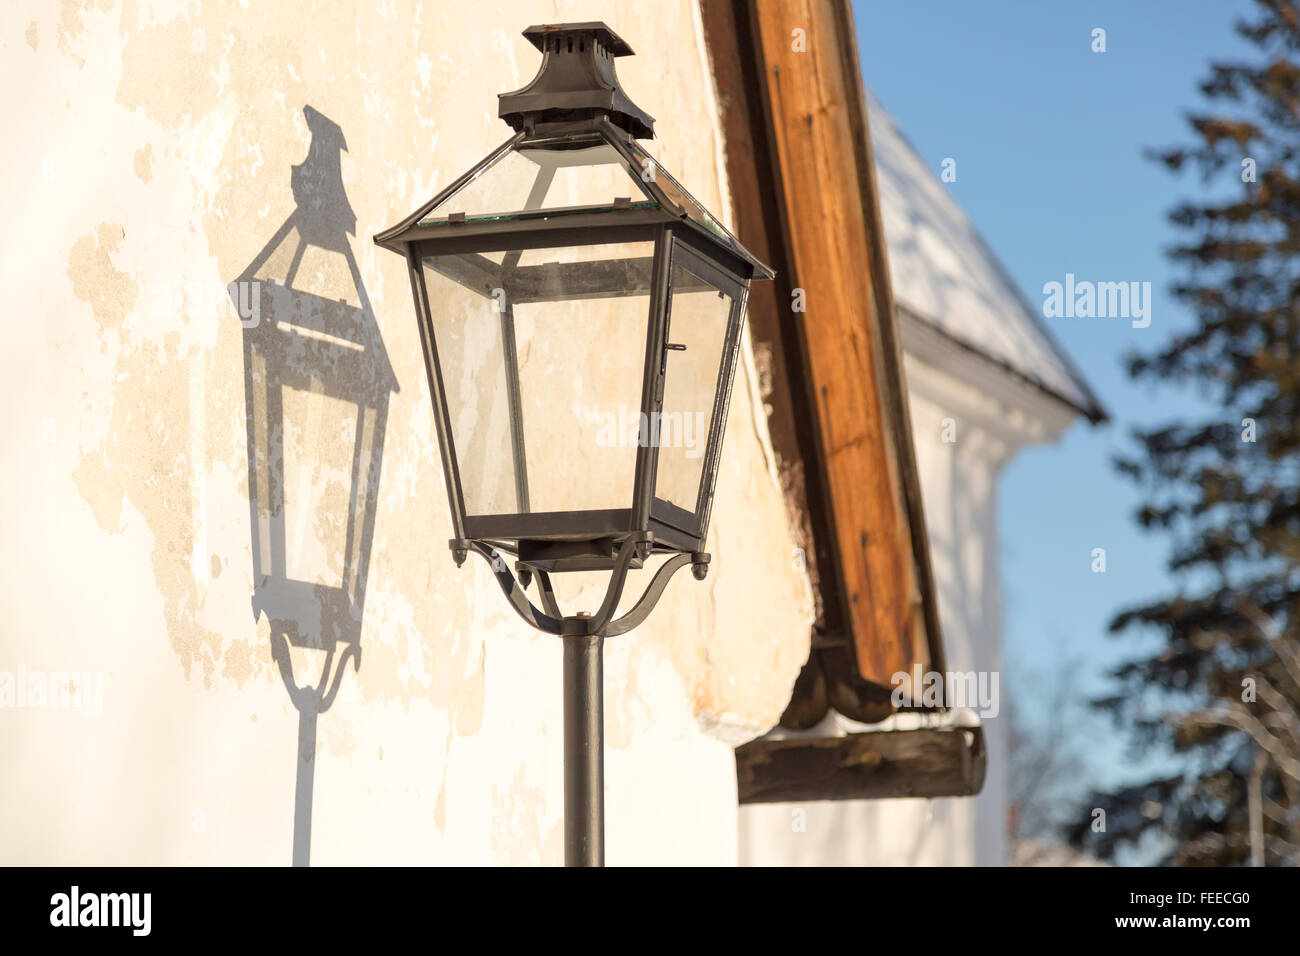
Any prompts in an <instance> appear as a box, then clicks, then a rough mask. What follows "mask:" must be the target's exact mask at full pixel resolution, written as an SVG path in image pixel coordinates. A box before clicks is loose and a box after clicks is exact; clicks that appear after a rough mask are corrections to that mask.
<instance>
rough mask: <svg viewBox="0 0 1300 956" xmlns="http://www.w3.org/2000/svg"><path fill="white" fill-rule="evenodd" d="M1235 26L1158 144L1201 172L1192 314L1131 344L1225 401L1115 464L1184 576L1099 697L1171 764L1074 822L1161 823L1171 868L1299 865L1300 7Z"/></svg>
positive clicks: (1148, 374) (1131, 629)
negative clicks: (1189, 105)
mask: <svg viewBox="0 0 1300 956" xmlns="http://www.w3.org/2000/svg"><path fill="white" fill-rule="evenodd" d="M1237 32H1238V33H1239V34H1240V35H1241V36H1242V37H1244V38H1245V39H1246V40H1248V41H1249V42H1250V43H1251V44H1252V45H1253V47H1254V50H1253V51H1252V53H1251V55H1250V57H1249V62H1245V63H1233V64H1227V63H1224V64H1220V63H1213V64H1211V66H1210V71H1209V75H1208V77H1207V79H1206V80H1205V81H1204V83H1203V84H1202V85H1201V90H1202V92H1203V93H1204V94H1205V96H1206V97H1207V104H1208V106H1207V110H1206V112H1203V113H1199V114H1196V115H1192V116H1190V117H1189V122H1190V125H1191V128H1192V130H1193V131H1194V134H1195V135H1194V137H1193V140H1194V141H1193V143H1192V144H1191V145H1188V146H1186V147H1183V148H1176V149H1170V150H1167V151H1162V152H1159V153H1156V154H1154V155H1155V157H1156V158H1157V159H1159V160H1160V161H1161V162H1163V163H1164V164H1165V165H1167V166H1168V167H1169V168H1170V169H1171V170H1174V171H1175V172H1177V171H1180V170H1184V171H1187V170H1190V171H1195V172H1199V173H1200V175H1201V182H1202V185H1203V186H1205V187H1206V188H1204V189H1202V190H1201V192H1202V198H1201V199H1198V200H1194V201H1189V202H1186V203H1184V204H1182V205H1180V206H1178V207H1177V208H1175V209H1174V210H1173V211H1172V213H1171V215H1170V218H1171V221H1172V222H1173V223H1174V224H1175V225H1176V226H1177V227H1178V228H1179V230H1180V234H1181V236H1182V239H1181V240H1180V243H1179V244H1178V245H1177V246H1176V248H1174V249H1173V250H1172V251H1171V253H1170V255H1171V257H1172V259H1173V261H1174V262H1175V263H1177V264H1178V265H1179V267H1180V275H1181V276H1182V279H1181V281H1180V282H1179V283H1178V284H1177V285H1175V287H1174V290H1173V291H1174V294H1175V295H1176V296H1177V297H1178V298H1179V299H1180V300H1181V301H1183V302H1185V303H1186V304H1187V305H1188V306H1189V307H1190V308H1191V310H1192V312H1193V314H1194V316H1195V322H1194V323H1193V325H1192V327H1191V328H1190V330H1189V331H1187V332H1186V333H1185V334H1179V335H1176V336H1174V337H1172V338H1171V339H1170V340H1169V341H1168V342H1167V343H1166V344H1164V345H1163V346H1162V347H1160V348H1158V349H1156V350H1155V351H1153V352H1150V353H1145V354H1141V355H1137V356H1135V357H1132V358H1131V359H1130V360H1129V372H1130V374H1131V375H1132V376H1133V377H1134V378H1136V379H1139V380H1149V381H1156V382H1165V383H1174V384H1179V385H1182V386H1185V387H1190V388H1191V389H1193V390H1195V391H1196V392H1197V393H1198V394H1200V395H1201V396H1203V397H1204V398H1205V399H1207V400H1208V401H1209V402H1210V404H1211V405H1212V406H1213V407H1214V408H1215V410H1216V414H1215V415H1214V416H1212V417H1208V418H1206V419H1202V420H1186V421H1181V422H1179V423H1177V424H1174V425H1170V426H1168V427H1163V428H1156V429H1153V430H1149V431H1139V432H1137V433H1136V437H1137V445H1138V453H1137V454H1135V455H1134V456H1133V458H1131V459H1128V460H1120V461H1118V462H1117V465H1118V467H1119V469H1120V470H1121V472H1123V473H1125V474H1126V475H1128V476H1130V477H1132V478H1133V479H1134V480H1135V481H1136V482H1137V483H1138V484H1139V485H1140V487H1141V488H1142V489H1143V493H1144V499H1145V501H1144V504H1143V506H1142V507H1141V509H1140V510H1139V512H1138V514H1137V518H1138V521H1139V523H1140V524H1141V525H1142V526H1143V527H1145V528H1148V529H1156V530H1158V531H1159V532H1162V533H1166V534H1168V535H1169V536H1170V538H1171V541H1172V543H1173V549H1172V557H1171V559H1170V567H1171V570H1172V571H1173V572H1174V573H1175V574H1176V576H1177V578H1178V580H1179V582H1180V586H1179V589H1178V593H1177V594H1175V595H1171V596H1167V597H1166V598H1164V599H1162V600H1157V601H1153V602H1152V603H1149V604H1146V605H1145V606H1141V607H1136V608H1131V609H1128V610H1125V611H1124V612H1123V613H1121V614H1119V615H1118V616H1117V617H1116V618H1115V619H1114V620H1113V621H1112V623H1111V630H1112V632H1114V633H1116V634H1117V635H1122V636H1124V637H1126V638H1127V637H1130V636H1136V635H1140V634H1144V633H1145V634H1149V633H1152V632H1154V633H1156V634H1158V635H1159V638H1160V640H1159V644H1158V648H1157V650H1156V651H1155V652H1154V653H1152V654H1151V655H1150V656H1145V657H1135V658H1134V659H1131V660H1129V661H1127V662H1126V663H1124V664H1123V665H1121V666H1120V667H1118V668H1117V669H1116V670H1115V671H1114V672H1113V676H1114V678H1115V681H1116V684H1115V686H1116V693H1115V694H1114V695H1112V696H1108V697H1106V698H1105V699H1102V700H1098V701H1096V702H1095V703H1096V704H1097V706H1099V707H1102V708H1104V709H1106V710H1108V711H1110V713H1111V714H1112V715H1113V716H1114V718H1115V719H1116V721H1117V722H1119V723H1120V724H1121V725H1123V726H1126V727H1128V728H1130V729H1131V731H1132V733H1133V735H1134V738H1133V742H1134V745H1135V747H1136V748H1137V749H1138V750H1139V751H1140V752H1146V753H1153V752H1160V751H1161V749H1162V748H1168V750H1170V751H1171V752H1172V753H1173V754H1174V755H1175V756H1176V759H1177V761H1178V763H1177V765H1178V767H1179V768H1180V769H1181V772H1180V773H1178V774H1176V775H1174V776H1169V777H1161V778H1159V779H1154V780H1150V781H1147V782H1145V783H1142V784H1139V785H1136V786H1132V787H1128V788H1125V789H1120V790H1117V791H1114V792H1110V793H1104V794H1103V793H1099V794H1094V795H1093V796H1094V802H1093V803H1092V804H1091V805H1092V806H1094V807H1099V808H1101V809H1103V810H1105V811H1106V817H1105V830H1104V832H1096V830H1097V825H1096V824H1095V823H1094V817H1093V815H1090V816H1089V817H1088V819H1085V820H1082V821H1081V822H1080V823H1079V824H1078V825H1077V826H1076V827H1075V828H1074V829H1073V831H1072V832H1071V834H1070V836H1071V838H1072V840H1073V841H1074V842H1075V843H1076V844H1077V845H1080V846H1082V847H1085V848H1087V849H1090V850H1091V851H1093V852H1096V853H1100V854H1101V855H1102V856H1114V854H1115V853H1116V851H1117V850H1118V849H1119V848H1120V847H1122V846H1124V845H1132V844H1134V843H1136V842H1137V841H1139V840H1141V839H1142V837H1143V836H1144V835H1145V834H1148V833H1151V832H1153V831H1154V832H1157V833H1161V834H1163V836H1164V839H1159V840H1158V843H1157V845H1158V847H1159V853H1160V854H1161V856H1162V858H1163V861H1164V862H1166V863H1170V864H1177V865H1198V864H1209V865H1233V864H1246V863H1250V862H1252V849H1253V850H1254V852H1255V853H1256V854H1259V855H1261V856H1262V860H1261V859H1260V858H1259V856H1256V857H1255V862H1264V863H1267V864H1268V865H1275V864H1287V863H1289V864H1296V863H1300V309H1298V305H1300V63H1298V62H1297V61H1298V59H1300V57H1298V55H1297V51H1298V50H1300V11H1298V10H1297V7H1296V5H1295V4H1294V3H1291V2H1285V0H1257V9H1256V10H1255V11H1254V12H1253V14H1252V16H1251V18H1249V19H1247V20H1244V21H1242V22H1240V23H1238V24H1237ZM1206 196H1211V197H1215V198H1209V199H1207V198H1204V197H1206Z"/></svg>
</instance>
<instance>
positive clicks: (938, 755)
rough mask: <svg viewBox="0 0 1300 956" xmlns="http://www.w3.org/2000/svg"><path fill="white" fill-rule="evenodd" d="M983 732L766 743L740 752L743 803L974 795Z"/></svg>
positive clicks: (983, 759) (982, 763) (979, 782)
mask: <svg viewBox="0 0 1300 956" xmlns="http://www.w3.org/2000/svg"><path fill="white" fill-rule="evenodd" d="M986 764H987V755H986V753H985V750H984V731H983V730H982V729H981V728H979V727H974V728H970V727H959V728H946V729H942V730H935V729H927V730H897V731H881V732H879V733H861V734H849V735H848V736H846V737H820V738H812V739H809V738H793V739H787V740H766V739H759V740H755V741H751V742H750V743H747V744H745V745H744V746H743V747H739V748H738V749H737V750H736V783H737V787H738V790H739V797H740V802H741V803H792V802H798V803H802V802H806V801H815V800H878V799H887V798H892V797H969V796H973V795H974V794H977V793H979V791H980V788H981V787H983V786H984V771H985V767H986Z"/></svg>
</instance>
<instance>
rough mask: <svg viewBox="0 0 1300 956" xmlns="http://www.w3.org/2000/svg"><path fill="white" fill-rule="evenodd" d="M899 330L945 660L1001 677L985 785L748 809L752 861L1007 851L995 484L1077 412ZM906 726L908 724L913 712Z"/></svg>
mask: <svg viewBox="0 0 1300 956" xmlns="http://www.w3.org/2000/svg"><path fill="white" fill-rule="evenodd" d="M903 339H904V344H905V346H906V347H907V348H908V354H907V356H906V359H907V360H906V363H905V364H906V373H907V382H908V390H909V401H910V407H911V413H912V428H913V440H914V442H915V446H916V457H917V468H918V470H919V473H920V478H921V491H922V495H923V498H924V502H925V517H926V524H927V526H928V531H929V537H930V554H931V560H932V562H933V566H934V574H935V589H936V592H937V597H938V601H939V615H940V621H941V622H942V626H943V637H944V648H945V651H946V654H947V666H948V670H949V671H950V672H961V673H970V672H975V673H980V672H983V673H984V674H985V675H991V674H994V673H996V674H997V675H998V683H997V691H998V693H997V695H996V696H995V697H991V698H990V699H989V702H990V703H993V704H995V705H996V706H995V707H991V708H988V713H987V714H985V715H984V716H982V717H981V719H980V724H981V725H982V726H983V728H984V735H985V746H986V747H987V751H988V763H987V771H986V775H985V779H984V786H983V788H982V790H981V791H980V793H979V794H978V795H977V796H975V797H973V798H972V797H960V798H940V799H932V800H926V799H899V800H845V801H839V802H809V803H804V804H792V803H773V804H761V805H754V806H747V807H744V808H742V809H741V817H740V859H741V862H742V863H744V864H747V865H774V864H777V865H849V866H863V865H874V866H882V865H883V866H918V865H920V866H970V865H978V866H997V865H1002V864H1005V863H1006V862H1007V836H1006V831H1007V809H1008V803H1009V778H1008V775H1007V765H1008V750H1009V742H1008V733H1007V729H1008V725H1007V715H1006V710H1005V702H1006V700H1007V695H1008V694H1011V693H1014V689H1012V688H1009V687H1008V685H1007V682H1006V680H1005V677H1006V675H1005V673H1004V659H1003V648H1002V620H1001V614H1002V594H1001V583H1000V581H999V577H998V538H997V528H998V521H997V508H998V496H997V483H998V478H999V475H1000V473H1001V471H1002V469H1003V468H1004V467H1006V465H1007V463H1008V462H1009V461H1010V460H1011V458H1012V457H1013V456H1014V455H1015V454H1016V453H1017V452H1018V451H1019V450H1020V449H1021V448H1022V447H1024V446H1025V445H1027V444H1031V443H1034V442H1042V441H1054V440H1056V439H1057V438H1059V436H1060V434H1061V433H1062V432H1063V430H1064V429H1065V428H1066V427H1067V426H1068V424H1069V423H1070V421H1071V420H1072V419H1073V417H1074V416H1073V413H1071V412H1070V411H1069V410H1068V409H1064V408H1063V407H1061V406H1058V405H1055V404H1054V403H1051V402H1049V401H1048V400H1046V399H1043V398H1042V397H1041V396H1039V395H1037V394H1035V393H1034V392H1032V391H1031V390H1028V389H1026V388H1024V386H1022V385H1020V384H1018V383H1016V382H1015V381H1014V380H1012V379H1010V378H1009V377H1007V376H1005V375H1004V374H1003V373H1002V372H1001V370H999V369H996V368H994V367H992V366H989V365H987V364H984V363H982V362H981V361H980V360H976V359H972V358H971V357H970V356H969V355H963V354H962V352H961V350H960V349H958V348H957V347H955V346H953V345H951V344H950V343H947V342H946V341H944V340H942V339H936V338H934V337H933V336H921V335H919V334H918V333H917V330H916V329H915V328H913V327H910V326H908V325H907V324H904V326H903ZM985 686H986V687H987V688H988V689H989V690H992V688H993V685H992V683H991V682H990V683H986V685H985ZM993 710H996V712H997V714H996V716H991V714H992V712H993ZM900 726H902V724H901V723H900ZM907 726H909V727H910V726H915V723H914V722H912V721H911V720H910V718H909V721H908V723H907Z"/></svg>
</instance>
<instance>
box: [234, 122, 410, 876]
mask: <svg viewBox="0 0 1300 956" xmlns="http://www.w3.org/2000/svg"><path fill="white" fill-rule="evenodd" d="M304 114H305V116H306V118H307V125H308V129H309V130H310V132H311V136H312V138H311V145H310V146H309V148H308V155H307V159H306V160H305V161H304V162H303V163H302V164H301V165H298V166H294V167H293V169H292V175H291V184H292V189H293V196H294V201H295V208H294V210H293V212H292V213H291V214H290V215H289V217H288V218H287V219H286V220H285V223H284V225H282V226H281V227H280V229H278V230H277V231H276V233H275V235H274V236H273V237H272V239H271V240H270V242H268V243H267V245H266V246H265V248H263V249H262V251H261V252H259V253H258V255H257V256H256V257H255V258H254V259H253V261H252V262H251V263H249V265H248V267H247V268H246V269H245V270H244V273H243V274H242V275H241V276H240V278H239V279H238V285H235V284H232V287H231V297H232V298H234V299H240V298H242V301H243V302H244V303H245V304H247V303H248V302H250V301H256V302H257V303H258V304H259V305H260V308H259V309H258V310H257V311H255V312H253V313H252V315H253V317H252V318H249V319H246V320H245V321H244V323H243V324H244V330H243V338H244V389H245V396H244V397H245V411H246V421H247V426H248V491H249V506H250V520H251V533H252V551H253V582H254V585H253V587H254V590H253V615H254V617H255V618H256V617H259V616H260V615H262V614H265V615H266V617H267V620H268V621H269V623H270V627H271V652H272V656H273V658H274V659H275V662H276V664H277V666H278V667H279V670H280V675H281V677H282V679H283V680H284V684H285V688H286V690H287V691H288V693H289V697H290V700H291V701H292V702H293V706H294V708H295V709H296V710H297V711H298V764H297V783H296V790H295V798H294V835H293V863H294V865H295V866H306V865H307V864H308V862H309V859H310V849H311V812H312V796H313V794H312V791H313V784H314V779H315V776H314V767H315V753H316V724H317V718H318V717H319V715H320V714H322V713H324V712H325V711H326V710H328V709H329V707H330V705H331V704H332V703H333V702H334V699H335V697H336V696H337V694H338V690H339V687H340V684H341V681H342V678H343V673H344V671H345V669H346V667H347V662H348V660H349V659H351V660H352V663H353V667H355V668H359V667H360V666H361V622H362V616H363V612H364V608H365V593H366V574H367V570H368V568H369V564H370V547H371V541H372V538H373V534H374V524H375V510H376V504H377V500H378V489H379V475H380V467H381V464H382V461H383V449H384V434H385V427H386V422H387V417H388V401H389V396H390V395H391V394H392V393H393V392H395V391H397V381H396V378H395V376H394V374H393V369H392V366H391V365H390V364H389V361H388V355H387V353H386V351H385V349H384V344H383V340H382V338H381V337H380V335H379V328H378V326H377V324H376V323H375V319H374V312H373V310H372V309H371V306H370V300H369V296H368V295H367V293H366V289H365V286H364V284H363V283H362V281H361V273H360V270H359V268H358V266H357V262H356V259H355V257H354V255H353V253H352V249H351V247H350V245H349V243H348V234H349V233H355V229H356V217H355V215H353V213H352V209H351V207H350V205H349V204H348V200H347V196H346V194H345V193H344V190H343V179H342V173H341V166H340V151H341V150H344V149H346V148H347V146H346V143H345V142H344V140H343V133H342V130H341V129H340V128H339V127H338V125H337V124H335V123H334V122H333V121H331V120H329V119H328V118H326V117H325V116H323V115H322V114H321V113H319V112H317V111H316V110H314V109H312V108H311V107H310V106H309V107H307V108H306V109H305V110H304ZM295 239H296V244H292V241H293V240H295ZM290 249H292V252H291V253H289V250H290ZM311 250H316V251H317V252H318V253H325V254H327V255H325V256H324V257H323V262H324V264H325V266H326V268H319V269H313V270H312V271H311V272H310V273H309V274H308V275H307V277H306V278H307V283H306V284H307V285H308V286H309V287H310V288H311V291H307V290H304V289H300V288H297V287H295V285H294V283H295V280H296V279H298V278H299V274H300V272H302V271H304V268H303V266H304V257H305V256H306V255H307V253H308V252H309V251H311ZM284 255H288V264H287V267H283V273H282V275H280V276H279V277H278V279H277V277H276V276H275V274H274V273H275V272H276V271H277V268H279V267H282V266H283V263H282V260H283V257H284ZM339 257H341V262H342V263H343V264H345V265H346V267H347V268H346V271H342V272H339V271H338V270H337V269H333V270H332V269H330V268H328V266H329V265H331V264H334V265H337V263H338V261H339ZM266 272H270V273H271V275H270V276H269V277H266V278H258V276H259V275H263V274H264V273H266ZM336 273H337V275H336ZM331 292H343V293H347V294H346V295H343V296H341V297H339V298H331V297H329V294H328V293H331ZM350 299H355V301H356V303H357V304H352V303H351V301H350ZM241 314H242V315H247V314H248V310H247V309H246V308H241ZM287 407H289V409H290V410H291V412H293V413H295V414H298V415H300V416H301V418H302V419H305V420H299V421H294V415H293V414H290V415H286V408H287ZM286 459H289V461H288V463H287V462H286ZM332 464H333V465H335V466H336V467H334V468H333V470H332V471H331V470H330V466H331V465H332ZM331 478H334V479H336V480H334V481H331V480H330V479H331ZM339 478H341V479H342V480H337V479H339ZM288 479H291V480H289V481H288V484H289V486H290V487H289V491H288V492H286V483H287V480H288ZM340 495H343V496H345V497H346V504H344V502H343V500H341V499H339V496H340ZM315 496H321V497H324V498H326V501H327V507H324V508H322V509H320V510H321V511H324V512H327V513H326V514H316V515H312V514H311V512H312V509H311V508H310V506H311V505H312V504H313V498H314V497H315ZM336 499H339V500H336ZM309 517H315V518H316V523H315V526H314V527H309V526H308V522H309ZM340 519H341V520H340ZM295 669H296V670H298V671H299V672H300V673H301V672H307V675H306V680H305V681H304V678H302V677H297V676H295Z"/></svg>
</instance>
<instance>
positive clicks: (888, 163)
mask: <svg viewBox="0 0 1300 956" xmlns="http://www.w3.org/2000/svg"><path fill="white" fill-rule="evenodd" d="M866 95H867V110H868V114H869V118H870V123H871V145H872V151H873V152H874V153H875V161H876V177H877V181H878V189H879V194H880V214H881V218H882V219H883V221H884V227H885V244H886V246H887V247H888V251H889V265H890V270H889V271H890V274H891V276H892V277H893V285H894V299H895V301H896V302H897V304H898V306H899V309H900V311H903V312H907V313H911V314H912V315H913V316H915V317H916V318H918V319H920V320H921V321H923V322H925V323H926V324H928V325H931V326H933V327H935V328H936V329H938V330H939V331H940V332H942V333H943V334H944V335H946V336H948V337H949V338H951V339H954V340H956V341H957V342H960V343H962V344H963V345H965V346H967V347H969V348H971V349H973V350H975V351H976V352H979V353H981V354H983V355H984V357H985V358H988V359H990V360H991V361H993V362H995V363H997V364H998V365H1001V366H1002V367H1003V368H1005V369H1007V370H1008V371H1010V372H1011V373H1013V374H1015V375H1016V376H1017V377H1019V378H1023V379H1026V380H1028V381H1029V382H1031V383H1033V384H1034V385H1036V386H1038V387H1039V388H1041V389H1042V390H1043V391H1045V392H1047V393H1049V394H1051V395H1053V396H1054V397H1055V398H1057V399H1058V400H1060V401H1063V402H1065V403H1067V404H1069V405H1071V406H1073V407H1074V408H1075V409H1077V410H1078V411H1080V412H1082V413H1083V414H1084V415H1086V416H1088V417H1089V418H1090V419H1092V420H1093V421H1097V420H1099V419H1101V418H1104V417H1105V412H1104V411H1103V410H1102V408H1101V406H1100V404H1099V403H1098V401H1097V399H1096V397H1095V396H1094V395H1093V393H1092V390H1091V389H1090V388H1089V387H1088V385H1087V383H1086V382H1084V380H1083V378H1082V376H1080V375H1079V373H1078V372H1077V371H1076V370H1075V368H1074V366H1073V365H1072V364H1071V363H1070V360H1069V358H1067V357H1066V355H1065V353H1064V352H1063V351H1062V350H1061V348H1060V347H1059V346H1058V345H1057V344H1056V342H1055V341H1054V340H1053V338H1052V336H1051V333H1050V332H1048V330H1047V329H1046V327H1045V326H1044V325H1043V323H1042V321H1041V320H1040V319H1039V317H1038V316H1037V315H1036V314H1035V313H1034V311H1033V309H1032V308H1031V307H1030V305H1029V304H1028V303H1027V302H1026V300H1025V298H1024V296H1023V295H1022V294H1021V292H1020V291H1019V289H1017V287H1016V285H1015V283H1014V282H1013V281H1012V280H1011V278H1010V277H1009V276H1008V275H1007V273H1006V270H1005V269H1004V268H1003V267H1002V264H1001V263H1000V262H998V260H997V257H996V256H994V255H993V253H992V251H991V250H990V249H989V248H988V246H986V245H985V244H984V240H983V239H981V238H980V236H979V233H977V232H976V231H975V227H974V226H973V225H972V224H971V222H970V220H969V219H967V218H966V214H965V213H964V212H962V209H961V207H960V206H959V205H958V204H957V202H956V200H955V199H953V197H952V194H951V193H950V192H949V191H948V189H947V187H945V186H944V185H943V184H942V183H941V182H940V181H939V179H938V178H937V177H936V176H935V175H934V173H933V172H932V171H931V170H930V168H929V167H928V166H927V165H926V164H925V161H924V160H922V159H921V157H920V156H918V155H917V153H916V151H915V150H914V149H913V148H912V146H911V144H909V143H908V142H907V140H906V139H905V138H904V137H903V134H902V132H901V131H900V130H899V128H898V124H897V123H895V122H894V119H893V117H892V116H890V115H889V113H888V112H887V111H886V110H885V108H884V107H882V106H881V105H880V103H879V102H878V101H877V100H876V98H875V97H874V96H873V95H872V93H871V91H870V90H867V91H866Z"/></svg>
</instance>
